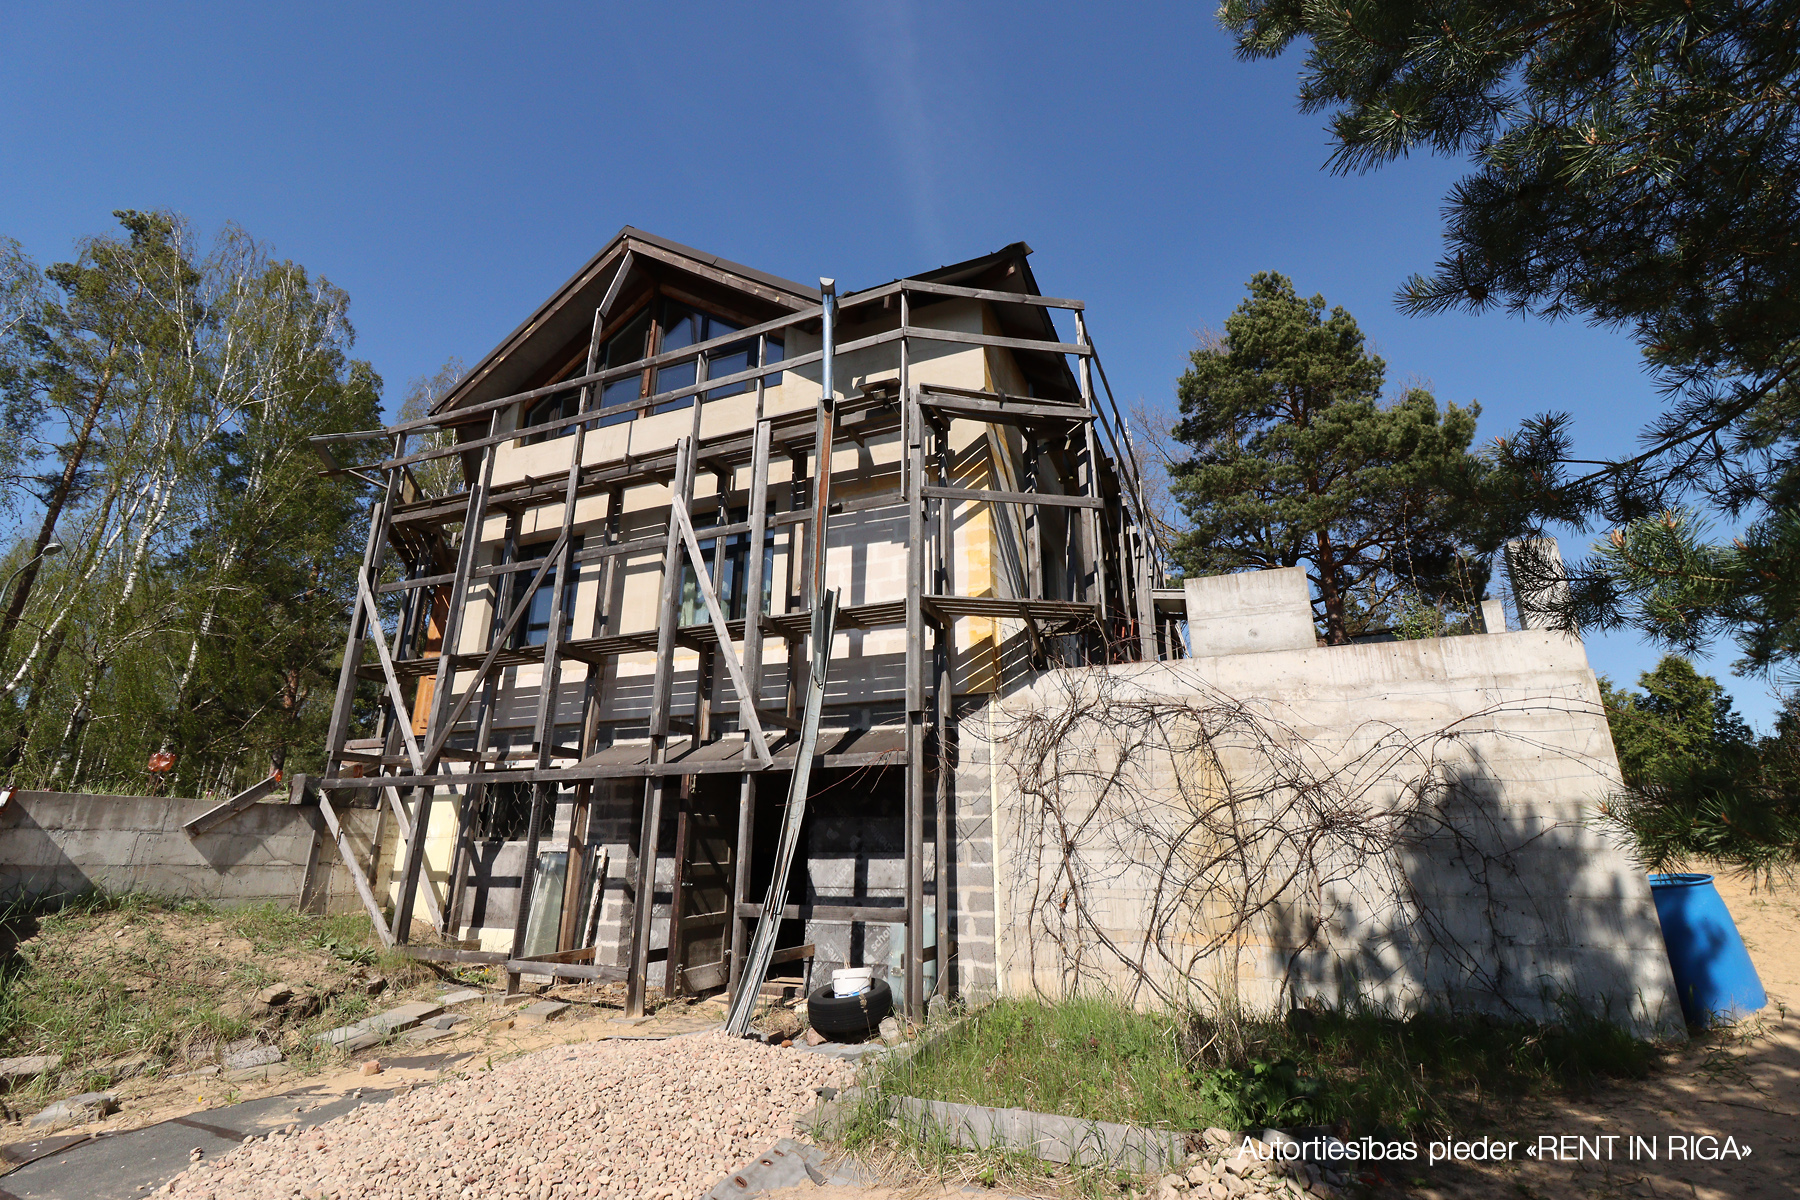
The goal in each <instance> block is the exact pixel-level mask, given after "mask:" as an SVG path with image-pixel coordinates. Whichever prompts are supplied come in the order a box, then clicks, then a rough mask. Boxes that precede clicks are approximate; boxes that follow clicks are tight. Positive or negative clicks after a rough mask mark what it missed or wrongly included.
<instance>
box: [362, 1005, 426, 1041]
mask: <svg viewBox="0 0 1800 1200" xmlns="http://www.w3.org/2000/svg"><path fill="white" fill-rule="evenodd" d="M443 1011H444V1006H443V1005H441V1004H433V1003H431V1002H430V1001H429V1000H415V1001H413V1002H412V1003H411V1004H402V1005H401V1006H400V1007H399V1008H390V1009H388V1010H387V1011H386V1012H384V1013H376V1014H375V1015H374V1016H372V1017H369V1018H368V1019H367V1020H365V1021H363V1022H362V1026H363V1028H364V1029H375V1030H379V1031H381V1032H382V1033H399V1032H400V1031H401V1030H403V1029H411V1028H412V1027H413V1026H414V1025H417V1024H418V1023H419V1022H420V1021H423V1020H425V1019H427V1018H429V1017H435V1016H437V1015H438V1014H439V1013H441V1012H443Z"/></svg>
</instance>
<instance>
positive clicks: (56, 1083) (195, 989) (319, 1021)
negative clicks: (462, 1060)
mask: <svg viewBox="0 0 1800 1200" xmlns="http://www.w3.org/2000/svg"><path fill="white" fill-rule="evenodd" d="M0 928H3V930H4V932H5V934H6V935H7V936H6V938H5V941H4V942H3V943H0V947H10V949H8V950H7V951H6V952H5V953H4V955H3V956H0V1057H11V1056H17V1055H37V1054H46V1055H55V1056H58V1057H59V1058H60V1060H61V1068H60V1070H59V1071H55V1072H51V1073H50V1074H48V1075H46V1076H44V1077H42V1078H41V1079H39V1080H38V1081H37V1082H36V1083H34V1084H32V1085H29V1086H28V1087H27V1088H26V1089H25V1094H24V1095H22V1096H20V1097H19V1098H20V1099H23V1100H26V1101H27V1102H29V1101H31V1100H33V1099H41V1098H44V1097H47V1096H49V1095H51V1094H55V1093H58V1092H60V1091H63V1090H67V1089H68V1088H71V1087H82V1088H100V1087H105V1086H109V1085H110V1084H112V1083H115V1082H117V1081H118V1080H120V1079H122V1078H125V1077H128V1076H131V1075H138V1074H152V1075H153V1074H158V1073H164V1074H166V1073H171V1072H176V1071H180V1070H185V1069H191V1068H192V1067H193V1066H195V1065H199V1064H202V1063H207V1062H210V1061H213V1060H215V1059H216V1058H217V1057H218V1052H219V1050H220V1049H221V1048H222V1047H223V1046H224V1045H225V1044H227V1043H229V1042H231V1041H234V1040H237V1039H240V1038H246V1037H251V1036H255V1037H257V1038H259V1039H261V1040H263V1041H265V1042H269V1043H272V1044H277V1045H280V1046H282V1048H283V1049H284V1050H285V1051H286V1052H287V1053H288V1054H289V1056H290V1057H291V1058H292V1059H293V1060H294V1061H295V1063H296V1065H300V1066H303V1065H305V1064H306V1063H308V1062H310V1061H312V1059H313V1058H314V1057H315V1053H314V1050H313V1047H312V1045H311V1038H312V1035H314V1034H316V1033H318V1032H320V1031H322V1030H325V1029H330V1028H334V1027H336V1026H338V1025H342V1024H346V1023H348V1022H350V1021H354V1020H356V1019H357V1018H359V1017H361V1016H363V1015H365V1014H366V1013H367V1012H368V1011H369V1009H370V1007H371V1005H370V1001H369V999H368V996H367V988H366V986H364V984H363V983H362V982H361V981H362V980H363V979H364V978H365V977H367V976H368V975H370V974H373V973H381V974H383V975H384V976H385V977H386V979H387V981H388V983H389V985H390V986H391V987H392V988H393V990H394V991H395V992H400V991H403V990H405V989H406V988H408V987H409V986H412V985H417V984H423V983H426V982H429V981H431V980H433V979H434V978H435V976H434V975H433V974H432V972H431V971H430V969H429V968H427V967H425V966H424V965H422V964H420V963H417V962H414V961H413V960H411V959H407V958H404V957H403V956H390V955H386V954H384V953H383V952H382V950H381V947H380V946H379V944H378V943H377V942H376V941H375V938H374V933H373V930H372V928H371V927H370V925H369V921H368V918H367V917H366V916H363V915H361V914H352V915H340V916H328V917H317V916H310V915H306V914H298V913H294V912H291V911H287V910H285V909H282V908H279V907H277V906H275V905H262V906H253V907H248V908H238V909H230V910H219V909H215V908H213V907H212V906H210V905H206V904H199V903H191V902H158V901H156V900H153V899H149V898H145V897H142V896H123V897H114V896H100V895H97V896H87V897H82V898H79V899H77V900H75V901H74V902H72V903H69V904H67V905H66V906H64V907H62V908H60V909H58V910H56V911H54V912H48V913H41V914H34V913H30V912H26V911H23V910H14V911H12V912H10V913H7V914H4V915H0ZM283 980H286V981H292V982H294V983H297V984H301V985H304V986H307V987H309V988H310V989H312V990H313V991H314V992H315V994H316V995H317V996H318V997H319V1001H320V1003H319V1005H318V1007H317V1010H316V1011H313V1012H311V1013H309V1014H307V1015H305V1016H295V1017H289V1016H287V1014H282V1013H265V1012H259V1011H258V1010H257V1006H256V1005H254V1004H253V1003H252V1001H253V998H254V995H255V993H256V992H257V990H259V989H260V988H262V987H265V986H267V985H268V984H271V983H275V982H278V981H283Z"/></svg>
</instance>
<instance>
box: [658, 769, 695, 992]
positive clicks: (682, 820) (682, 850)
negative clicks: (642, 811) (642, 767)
mask: <svg viewBox="0 0 1800 1200" xmlns="http://www.w3.org/2000/svg"><path fill="white" fill-rule="evenodd" d="M688 811H689V806H688V804H687V803H686V802H685V801H684V802H683V803H682V805H681V807H680V809H679V810H678V811H677V812H676V814H675V876H674V879H673V881H672V882H671V883H670V885H669V957H668V958H667V959H665V960H664V961H663V995H665V996H678V995H680V994H681V992H682V983H681V922H682V918H683V917H684V916H685V915H686V910H687V905H686V904H685V903H684V899H683V897H682V894H681V890H682V886H683V884H685V883H686V881H687V856H688Z"/></svg>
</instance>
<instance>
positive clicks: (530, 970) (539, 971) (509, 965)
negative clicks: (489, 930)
mask: <svg viewBox="0 0 1800 1200" xmlns="http://www.w3.org/2000/svg"><path fill="white" fill-rule="evenodd" d="M500 961H502V962H504V963H505V964H506V973H507V974H508V975H550V976H553V977H554V978H557V979H580V980H584V981H586V982H589V983H620V982H623V981H624V980H625V979H626V976H627V974H628V972H627V970H626V968H624V967H611V966H596V965H595V964H593V963H556V962H537V961H535V960H533V959H529V958H511V957H508V956H505V955H502V956H501V959H500Z"/></svg>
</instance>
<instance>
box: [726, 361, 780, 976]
mask: <svg viewBox="0 0 1800 1200" xmlns="http://www.w3.org/2000/svg"><path fill="white" fill-rule="evenodd" d="M767 345H768V338H766V337H765V338H762V339H760V340H759V343H758V352H757V362H758V364H759V365H761V363H762V360H763V355H764V354H765V353H766V347H767ZM756 391H757V422H756V432H755V434H754V436H753V437H752V439H751V443H750V554H749V559H748V562H747V564H746V565H747V567H748V569H747V570H746V571H745V583H744V587H745V600H744V682H745V684H746V686H748V688H749V693H750V707H751V708H753V709H755V708H760V707H761V705H762V671H763V638H764V637H765V636H766V634H765V631H764V629H763V607H762V594H763V541H764V539H765V538H766V537H767V536H768V528H769V439H770V433H771V427H770V425H769V422H768V421H766V420H763V419H762V381H761V380H758V381H757V388H756ZM789 654H790V656H791V655H792V651H791V650H790V651H789ZM744 756H745V757H746V758H748V757H749V756H750V745H749V739H747V738H746V739H745V743H744ZM755 852H756V776H755V775H754V774H752V773H751V772H749V771H745V772H744V774H743V775H742V776H740V777H739V780H738V830H737V849H736V852H735V858H734V861H733V862H732V882H731V914H730V917H729V926H728V927H729V929H730V932H731V936H730V939H729V945H728V948H729V950H730V954H731V967H730V973H729V975H728V981H727V987H728V990H730V991H731V992H732V993H733V994H735V993H736V992H737V986H738V975H739V973H740V972H741V971H742V970H743V966H744V943H745V940H746V932H747V931H746V929H745V927H744V918H743V917H741V916H739V915H738V909H739V908H740V907H741V906H742V905H743V904H744V903H745V902H746V899H747V897H748V896H749V891H750V869H751V866H752V860H753V858H754V856H755Z"/></svg>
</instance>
